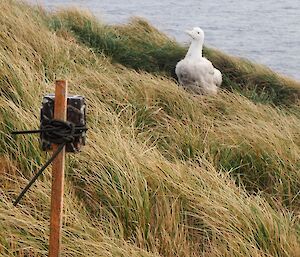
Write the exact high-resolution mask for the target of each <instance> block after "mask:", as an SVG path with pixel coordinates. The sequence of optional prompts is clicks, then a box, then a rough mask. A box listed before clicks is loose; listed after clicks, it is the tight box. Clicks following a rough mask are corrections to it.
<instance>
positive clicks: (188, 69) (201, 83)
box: [175, 27, 222, 94]
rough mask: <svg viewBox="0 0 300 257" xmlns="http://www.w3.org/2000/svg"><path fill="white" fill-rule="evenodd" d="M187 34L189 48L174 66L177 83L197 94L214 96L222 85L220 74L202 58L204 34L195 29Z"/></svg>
mask: <svg viewBox="0 0 300 257" xmlns="http://www.w3.org/2000/svg"><path fill="white" fill-rule="evenodd" d="M187 33H188V34H189V35H190V36H191V37H192V42H191V45H190V48H189V50H188V52H187V54H186V56H185V58H184V59H183V60H181V61H180V62H178V63H177V65H176V69H175V72H176V75H177V77H178V81H179V83H180V84H181V85H182V86H183V87H184V88H185V89H187V90H191V91H193V92H195V93H198V94H216V93H217V92H218V88H219V86H220V85H221V83H222V74H221V72H220V71H219V70H217V69H216V68H214V66H213V65H212V63H211V62H210V61H209V60H207V59H206V58H205V57H203V56H202V49H203V43H204V32H203V30H202V29H200V28H198V27H196V28H194V29H193V30H191V31H187Z"/></svg>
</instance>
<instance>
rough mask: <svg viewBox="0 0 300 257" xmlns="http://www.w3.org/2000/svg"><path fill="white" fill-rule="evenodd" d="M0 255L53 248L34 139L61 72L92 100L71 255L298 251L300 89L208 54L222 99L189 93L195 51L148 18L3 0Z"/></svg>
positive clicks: (42, 157) (77, 163)
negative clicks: (120, 19)
mask: <svg viewBox="0 0 300 257" xmlns="http://www.w3.org/2000/svg"><path fill="white" fill-rule="evenodd" d="M0 9H1V16H0V24H1V32H0V46H1V47H0V107H1V108H0V160H1V161H0V181H1V183H0V194H1V197H0V255H1V256H47V252H48V236H49V228H48V227H49V206H50V187H51V169H48V170H47V171H46V172H45V173H44V175H43V176H42V177H41V178H40V179H39V180H38V181H37V182H36V184H35V186H34V187H32V189H31V190H30V191H29V193H28V194H27V195H26V196H25V197H24V199H23V200H22V202H21V204H20V205H19V206H18V207H13V205H12V201H13V199H15V197H16V196H17V194H18V193H19V192H20V190H21V189H22V188H23V187H24V186H25V185H26V184H27V183H28V180H29V179H30V178H31V177H32V175H33V173H34V172H35V171H36V170H37V169H38V168H39V167H40V166H41V165H42V164H43V163H45V162H46V160H47V159H48V158H49V154H47V153H44V152H41V151H40V149H39V143H38V138H37V136H34V135H32V136H19V137H16V138H13V137H12V136H11V135H10V132H11V131H12V130H14V129H31V128H36V127H38V126H39V117H38V116H39V108H40V105H41V99H42V97H43V96H44V95H45V94H47V93H49V92H53V88H54V87H53V84H54V81H55V79H68V80H69V82H70V91H71V93H74V94H82V95H84V96H86V99H87V102H88V126H89V128H90V129H89V131H88V144H87V146H85V147H84V149H83V152H82V153H80V154H77V155H68V157H67V169H66V185H65V202H64V203H65V205H64V222H63V254H62V255H63V256H128V257H129V256H133V257H134V256H149V257H154V256H156V257H158V256H170V257H171V256H299V253H300V223H299V221H300V208H299V206H300V193H299V188H300V171H299V170H300V158H299V157H300V130H299V127H300V105H299V94H300V85H299V83H298V82H295V81H293V80H291V79H288V78H285V77H283V76H280V75H278V74H276V73H273V72H272V71H271V70H269V69H267V68H266V67H262V66H260V65H256V64H253V63H250V62H248V61H247V60H241V59H238V58H234V57H229V56H227V55H225V54H223V53H220V52H219V51H216V50H212V49H205V54H206V56H207V57H208V58H209V59H210V60H211V61H212V62H213V63H214V65H215V66H217V67H218V68H219V69H220V70H221V71H222V73H223V74H224V83H223V86H222V87H223V90H222V92H220V94H218V95H217V96H195V95H192V94H190V93H188V92H186V91H184V90H183V89H182V88H180V87H179V86H178V84H177V82H176V80H175V79H174V74H173V73H174V72H173V70H174V66H175V64H176V62H177V61H178V60H179V59H180V58H182V57H183V56H184V54H185V51H186V49H185V48H184V47H182V46H180V45H178V44H177V43H176V42H174V41H172V40H170V39H169V38H168V37H166V36H165V35H163V34H162V33H160V32H159V31H157V30H156V29H155V28H153V27H152V26H151V25H149V24H148V23H147V22H145V21H143V20H138V19H135V20H133V21H132V22H131V23H129V24H127V25H123V26H108V25H105V24H102V23H99V22H98V21H97V20H95V18H93V17H92V16H90V15H89V14H85V13H79V12H77V11H74V10H71V11H70V10H69V11H61V12H59V13H56V14H49V13H46V12H45V11H44V10H42V9H40V8H36V7H29V6H27V5H24V4H21V3H20V2H17V1H13V0H2V1H0Z"/></svg>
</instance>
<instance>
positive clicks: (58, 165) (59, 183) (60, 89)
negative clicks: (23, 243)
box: [49, 80, 68, 257]
mask: <svg viewBox="0 0 300 257" xmlns="http://www.w3.org/2000/svg"><path fill="white" fill-rule="evenodd" d="M67 91H68V85H67V81H65V80H58V81H56V83H55V102H54V119H58V120H63V121H65V120H66V114H67V98H68V97H67ZM57 147H58V146H57V145H53V151H56V149H57ZM64 166H65V147H64V149H63V150H62V151H61V152H60V154H59V155H58V156H57V157H56V158H55V160H54V161H53V166H52V189H51V214H50V240H49V257H58V256H60V248H61V230H62V214H63V196H64Z"/></svg>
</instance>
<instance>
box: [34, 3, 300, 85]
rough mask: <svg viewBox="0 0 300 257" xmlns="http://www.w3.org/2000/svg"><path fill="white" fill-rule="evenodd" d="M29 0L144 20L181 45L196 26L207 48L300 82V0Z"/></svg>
mask: <svg viewBox="0 0 300 257" xmlns="http://www.w3.org/2000/svg"><path fill="white" fill-rule="evenodd" d="M29 1H30V2H33V3H36V2H38V3H39V4H42V5H44V6H45V7H46V8H48V9H51V10H55V9H58V8H60V7H62V6H72V7H74V6H75V7H76V6H77V7H79V8H82V9H85V10H90V11H91V12H92V13H93V14H94V15H95V16H96V17H98V18H99V19H100V20H103V21H105V22H107V23H125V22H127V21H128V19H129V18H130V17H132V16H140V17H144V18H146V19H147V20H148V21H150V23H151V24H153V25H154V26H156V27H157V28H159V29H160V30H162V31H164V32H166V33H167V34H168V35H169V36H171V37H173V38H175V39H176V40H177V41H179V42H181V43H183V44H184V43H187V42H189V38H188V36H187V35H185V33H184V30H186V29H189V28H192V27H195V26H199V27H201V28H203V30H204V31H205V36H206V37H205V44H206V45H208V46H211V47H215V48H218V49H220V50H222V51H224V52H226V53H228V54H231V55H236V56H241V57H245V58H248V59H250V60H252V61H255V62H258V63H261V64H265V65H267V66H268V67H270V68H272V69H273V70H275V71H278V72H280V73H283V74H285V75H288V76H291V77H293V78H296V79H297V80H300V0H252V1H249V0H185V1H174V0H151V1H150V0H126V1H117V0H101V1H97V0H73V1H70V0H29Z"/></svg>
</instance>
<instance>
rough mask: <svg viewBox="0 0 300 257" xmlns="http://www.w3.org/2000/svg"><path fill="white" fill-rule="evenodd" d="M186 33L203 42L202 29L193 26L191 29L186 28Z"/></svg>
mask: <svg viewBox="0 0 300 257" xmlns="http://www.w3.org/2000/svg"><path fill="white" fill-rule="evenodd" d="M186 33H187V34H188V35H189V36H190V37H191V38H192V39H193V40H196V41H200V42H201V43H203V42H204V31H203V30H202V29H200V28H199V27H195V28H193V29H192V30H187V31H186Z"/></svg>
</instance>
